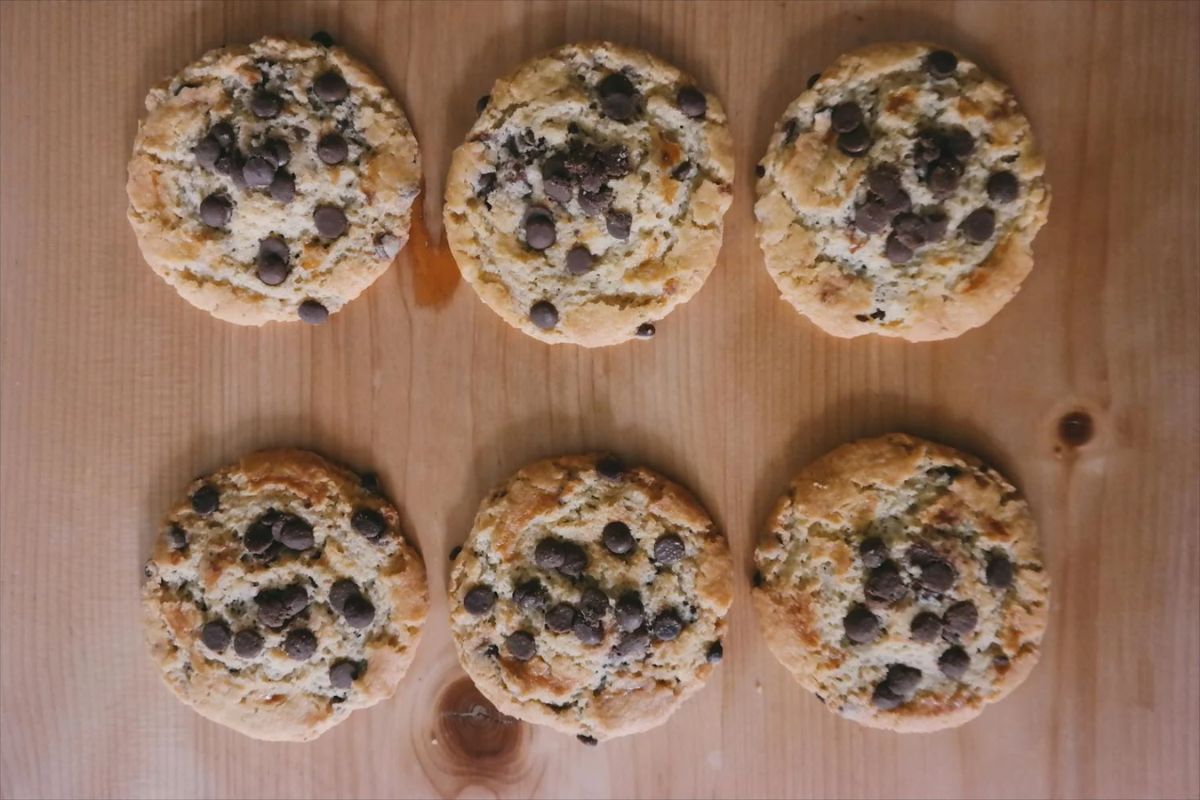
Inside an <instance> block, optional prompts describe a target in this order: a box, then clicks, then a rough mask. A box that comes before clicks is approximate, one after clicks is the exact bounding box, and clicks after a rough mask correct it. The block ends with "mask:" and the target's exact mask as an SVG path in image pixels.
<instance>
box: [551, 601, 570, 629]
mask: <svg viewBox="0 0 1200 800" xmlns="http://www.w3.org/2000/svg"><path fill="white" fill-rule="evenodd" d="M574 625H575V609H574V608H573V607H572V606H571V605H570V604H568V603H559V604H558V605H556V606H554V607H553V608H551V609H550V610H549V611H547V612H546V628H547V630H551V631H554V632H555V633H566V632H567V631H569V630H571V628H572V627H574Z"/></svg>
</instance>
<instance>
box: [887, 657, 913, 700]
mask: <svg viewBox="0 0 1200 800" xmlns="http://www.w3.org/2000/svg"><path fill="white" fill-rule="evenodd" d="M883 682H884V683H885V684H887V687H888V688H889V689H891V691H892V694H894V695H896V696H897V697H901V698H904V699H905V700H907V699H908V698H910V697H912V695H913V692H915V691H916V690H917V687H918V686H919V685H920V684H921V670H919V669H916V668H914V667H910V666H908V665H907V664H892V665H891V666H890V667H888V671H887V677H885V678H884V679H883Z"/></svg>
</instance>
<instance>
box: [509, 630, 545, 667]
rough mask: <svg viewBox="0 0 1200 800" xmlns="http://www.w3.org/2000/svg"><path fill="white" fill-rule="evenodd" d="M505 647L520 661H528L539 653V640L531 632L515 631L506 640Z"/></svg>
mask: <svg viewBox="0 0 1200 800" xmlns="http://www.w3.org/2000/svg"><path fill="white" fill-rule="evenodd" d="M504 649H505V650H507V651H508V654H509V655H510V656H512V657H513V658H515V659H517V660H518V661H528V660H529V659H531V658H533V657H534V656H535V655H537V642H536V641H535V640H534V638H533V634H531V633H528V632H526V631H514V632H513V633H510V634H509V635H508V638H507V639H505V640H504Z"/></svg>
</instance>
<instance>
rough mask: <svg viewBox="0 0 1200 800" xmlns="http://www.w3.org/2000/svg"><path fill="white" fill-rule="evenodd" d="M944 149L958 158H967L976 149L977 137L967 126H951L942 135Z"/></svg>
mask: <svg viewBox="0 0 1200 800" xmlns="http://www.w3.org/2000/svg"><path fill="white" fill-rule="evenodd" d="M942 150H944V151H945V152H947V153H949V154H950V155H952V156H955V157H956V158H965V157H966V156H969V155H971V153H973V152H974V151H975V139H974V138H972V136H971V134H970V133H968V132H967V129H966V128H951V129H950V130H948V131H946V133H945V134H944V135H943V136H942Z"/></svg>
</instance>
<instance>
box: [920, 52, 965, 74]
mask: <svg viewBox="0 0 1200 800" xmlns="http://www.w3.org/2000/svg"><path fill="white" fill-rule="evenodd" d="M956 69H958V56H956V55H954V53H951V52H950V51H949V50H933V51H931V52H930V53H929V55H927V56H925V70H926V71H927V72H928V73H929V74H930V75H932V76H933V77H935V78H949V77H950V76H951V75H953V74H954V71H955V70H956Z"/></svg>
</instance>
